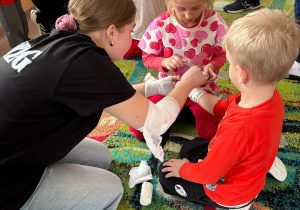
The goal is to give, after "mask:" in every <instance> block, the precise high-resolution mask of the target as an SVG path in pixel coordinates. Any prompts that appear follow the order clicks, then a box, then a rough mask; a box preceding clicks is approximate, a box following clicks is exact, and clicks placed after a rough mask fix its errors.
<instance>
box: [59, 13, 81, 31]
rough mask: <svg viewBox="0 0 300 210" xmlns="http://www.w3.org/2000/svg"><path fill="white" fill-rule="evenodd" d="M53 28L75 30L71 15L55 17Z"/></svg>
mask: <svg viewBox="0 0 300 210" xmlns="http://www.w3.org/2000/svg"><path fill="white" fill-rule="evenodd" d="M55 28H56V29H64V30H69V31H77V25H76V22H75V20H74V19H73V17H72V16H71V15H63V16H60V17H59V18H57V20H56V22H55Z"/></svg>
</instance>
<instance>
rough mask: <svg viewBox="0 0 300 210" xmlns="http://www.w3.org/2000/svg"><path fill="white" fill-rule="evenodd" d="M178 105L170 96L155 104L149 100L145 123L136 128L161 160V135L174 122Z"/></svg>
mask: <svg viewBox="0 0 300 210" xmlns="http://www.w3.org/2000/svg"><path fill="white" fill-rule="evenodd" d="M179 112H180V107H179V105H178V103H177V101H176V100H175V99H174V98H172V97H165V98H163V99H162V100H161V101H159V102H158V103H157V104H154V103H152V102H151V101H149V109H148V114H147V117H146V121H145V124H144V126H143V127H142V128H139V129H138V130H139V131H141V132H143V135H144V138H145V140H146V144H147V146H148V148H149V149H150V151H151V152H152V153H153V155H154V157H156V158H157V159H159V160H160V161H161V162H163V160H164V152H163V149H162V147H161V146H160V143H161V140H162V137H161V135H162V134H164V133H165V132H166V131H167V130H168V129H169V127H170V126H171V125H172V124H173V123H174V122H175V120H176V118H177V116H178V114H179Z"/></svg>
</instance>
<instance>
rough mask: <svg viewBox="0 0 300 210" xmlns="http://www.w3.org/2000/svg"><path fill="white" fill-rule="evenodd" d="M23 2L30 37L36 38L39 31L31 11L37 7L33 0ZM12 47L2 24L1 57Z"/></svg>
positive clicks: (0, 38)
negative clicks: (32, 18)
mask: <svg viewBox="0 0 300 210" xmlns="http://www.w3.org/2000/svg"><path fill="white" fill-rule="evenodd" d="M21 2H22V6H23V9H24V11H25V12H26V16H27V21H28V27H29V34H28V36H29V38H35V37H37V36H38V33H37V31H36V28H35V26H34V25H33V23H32V22H31V20H30V11H31V10H32V9H35V7H34V5H33V3H32V1H30V0H21ZM10 49H11V47H10V46H9V43H8V40H7V38H6V35H5V33H4V31H3V28H2V26H1V25H0V57H2V56H3V55H4V54H6V53H7V52H8V51H9V50H10Z"/></svg>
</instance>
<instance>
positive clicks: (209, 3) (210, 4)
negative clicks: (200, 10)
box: [165, 0, 214, 18]
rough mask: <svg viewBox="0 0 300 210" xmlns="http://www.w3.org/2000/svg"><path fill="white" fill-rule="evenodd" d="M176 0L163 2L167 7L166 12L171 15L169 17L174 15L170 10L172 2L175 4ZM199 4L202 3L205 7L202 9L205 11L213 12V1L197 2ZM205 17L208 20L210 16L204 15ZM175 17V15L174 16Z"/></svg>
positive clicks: (200, 0)
mask: <svg viewBox="0 0 300 210" xmlns="http://www.w3.org/2000/svg"><path fill="white" fill-rule="evenodd" d="M175 1H176V0H165V4H166V7H167V11H168V12H169V13H170V14H171V15H174V14H173V11H172V8H173V2H175ZM199 2H204V4H205V6H204V8H205V9H208V10H210V11H213V8H214V5H213V0H199ZM205 15H206V17H205V18H208V17H209V16H210V13H206V14H205ZM175 17H176V15H175Z"/></svg>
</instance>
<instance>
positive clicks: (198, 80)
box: [181, 66, 207, 88]
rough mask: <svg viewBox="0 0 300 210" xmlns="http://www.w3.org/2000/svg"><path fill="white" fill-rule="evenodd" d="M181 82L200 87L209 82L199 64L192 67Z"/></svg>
mask: <svg viewBox="0 0 300 210" xmlns="http://www.w3.org/2000/svg"><path fill="white" fill-rule="evenodd" d="M181 82H182V83H185V84H189V85H190V86H192V88H194V87H200V86H202V85H205V84H206V83H207V81H206V79H205V76H204V74H203V72H202V70H201V68H199V67H197V66H193V67H191V68H190V69H189V70H187V71H186V72H185V73H184V74H183V75H182V77H181Z"/></svg>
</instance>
